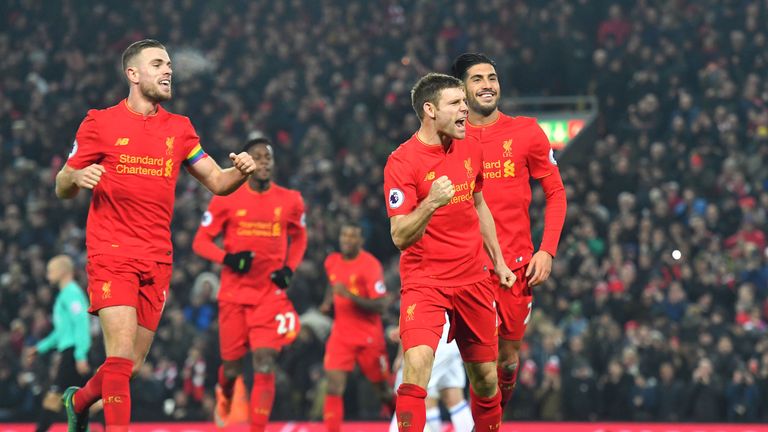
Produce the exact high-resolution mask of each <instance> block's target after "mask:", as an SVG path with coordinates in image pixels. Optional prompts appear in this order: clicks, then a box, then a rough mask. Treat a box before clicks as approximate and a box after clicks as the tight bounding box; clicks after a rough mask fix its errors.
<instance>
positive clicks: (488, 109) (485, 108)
mask: <svg viewBox="0 0 768 432" xmlns="http://www.w3.org/2000/svg"><path fill="white" fill-rule="evenodd" d="M467 104H468V105H469V109H470V110H471V111H473V112H476V113H478V114H480V115H481V116H483V117H488V116H489V115H491V114H493V112H494V111H496V108H498V107H499V99H496V100H494V101H493V102H491V103H490V104H488V105H483V104H481V103H480V101H478V100H477V97H470V98H467Z"/></svg>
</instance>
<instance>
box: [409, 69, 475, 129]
mask: <svg viewBox="0 0 768 432" xmlns="http://www.w3.org/2000/svg"><path fill="white" fill-rule="evenodd" d="M449 88H462V89H463V88H464V83H463V82H462V81H461V80H459V79H458V78H454V77H452V76H450V75H445V74H441V73H434V72H433V73H428V74H426V75H424V76H423V77H421V78H419V80H418V81H416V84H415V85H414V86H413V88H412V89H411V105H413V110H414V111H416V115H418V116H419V119H424V104H425V103H426V102H429V103H431V104H433V105H437V102H438V100H439V98H440V92H442V91H443V90H445V89H449Z"/></svg>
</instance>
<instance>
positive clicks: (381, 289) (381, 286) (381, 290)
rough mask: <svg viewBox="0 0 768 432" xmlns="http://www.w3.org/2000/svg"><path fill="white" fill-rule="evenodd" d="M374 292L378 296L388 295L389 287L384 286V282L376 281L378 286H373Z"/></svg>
mask: <svg viewBox="0 0 768 432" xmlns="http://www.w3.org/2000/svg"><path fill="white" fill-rule="evenodd" d="M373 290H374V291H376V294H386V293H387V286H386V285H384V281H376V284H375V285H373Z"/></svg>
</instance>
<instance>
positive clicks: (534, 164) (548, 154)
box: [528, 120, 557, 179]
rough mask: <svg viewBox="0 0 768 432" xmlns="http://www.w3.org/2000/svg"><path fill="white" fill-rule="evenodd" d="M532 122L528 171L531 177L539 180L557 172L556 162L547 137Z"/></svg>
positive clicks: (534, 122)
mask: <svg viewBox="0 0 768 432" xmlns="http://www.w3.org/2000/svg"><path fill="white" fill-rule="evenodd" d="M532 121H533V125H532V126H531V127H532V129H533V131H532V135H533V136H532V137H531V141H530V142H531V144H530V147H529V148H528V169H529V171H530V173H531V177H533V178H535V179H540V178H542V177H546V176H548V175H551V174H553V173H554V172H555V171H556V170H557V162H556V161H555V156H554V152H553V151H552V146H551V145H550V144H549V139H547V135H546V134H545V133H544V131H543V130H541V127H540V126H539V125H538V123H536V121H535V120H532Z"/></svg>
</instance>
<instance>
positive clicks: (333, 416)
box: [323, 394, 344, 432]
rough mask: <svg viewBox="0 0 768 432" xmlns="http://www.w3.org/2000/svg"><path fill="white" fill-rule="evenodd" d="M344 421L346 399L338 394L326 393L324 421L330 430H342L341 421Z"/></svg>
mask: <svg viewBox="0 0 768 432" xmlns="http://www.w3.org/2000/svg"><path fill="white" fill-rule="evenodd" d="M342 421H344V399H343V398H342V397H341V396H337V395H331V394H328V395H325V405H324V406H323V423H324V424H325V430H326V431H328V432H339V431H341V422H342Z"/></svg>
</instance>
